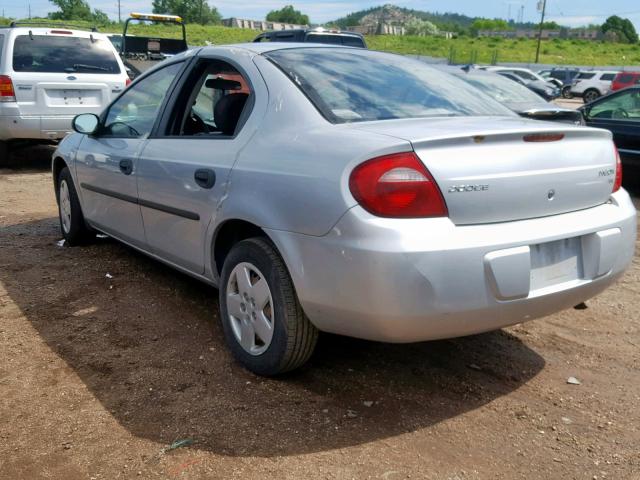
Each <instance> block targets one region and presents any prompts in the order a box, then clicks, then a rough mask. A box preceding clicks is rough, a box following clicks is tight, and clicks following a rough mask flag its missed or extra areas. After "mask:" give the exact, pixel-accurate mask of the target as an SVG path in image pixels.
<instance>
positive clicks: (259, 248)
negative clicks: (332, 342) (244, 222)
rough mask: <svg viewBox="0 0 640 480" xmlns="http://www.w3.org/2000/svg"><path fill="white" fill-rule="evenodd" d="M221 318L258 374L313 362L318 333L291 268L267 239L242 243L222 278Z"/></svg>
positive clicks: (232, 344)
mask: <svg viewBox="0 0 640 480" xmlns="http://www.w3.org/2000/svg"><path fill="white" fill-rule="evenodd" d="M219 294H220V316H221V320H222V327H223V330H224V334H225V339H226V341H227V345H228V346H229V348H230V349H231V352H232V353H233V355H234V357H235V358H236V359H237V360H238V361H239V362H240V363H241V364H243V365H244V366H245V367H246V368H248V369H249V370H251V371H252V372H254V373H256V374H258V375H266V376H270V375H277V374H280V373H284V372H287V371H290V370H294V369H296V368H298V367H300V366H302V365H303V364H304V363H306V362H307V360H308V359H309V357H310V356H311V354H312V353H313V350H314V348H315V345H316V342H317V340H318V330H316V328H315V327H314V326H313V325H312V324H311V322H310V321H309V319H308V318H307V317H306V315H305V314H304V312H303V311H302V307H301V306H300V303H299V302H298V297H297V295H296V292H295V289H294V288H293V283H292V281H291V277H290V276H289V272H288V271H287V268H286V266H285V264H284V262H283V260H282V258H281V257H280V255H279V254H278V252H277V251H276V249H275V248H274V246H273V245H272V244H271V243H270V242H269V241H268V240H267V239H264V238H250V239H248V240H243V241H241V242H239V243H237V244H236V245H235V246H234V247H233V248H232V249H231V251H230V252H229V255H227V258H226V259H225V261H224V266H223V268H222V275H221V278H220V288H219Z"/></svg>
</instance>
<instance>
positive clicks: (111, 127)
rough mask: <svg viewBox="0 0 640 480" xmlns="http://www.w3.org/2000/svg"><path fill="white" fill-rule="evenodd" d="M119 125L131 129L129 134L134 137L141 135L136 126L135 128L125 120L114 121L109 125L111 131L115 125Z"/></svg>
mask: <svg viewBox="0 0 640 480" xmlns="http://www.w3.org/2000/svg"><path fill="white" fill-rule="evenodd" d="M117 125H118V126H119V125H122V126H124V127H125V128H126V129H127V130H129V134H130V135H131V136H133V137H139V136H140V132H138V131H137V130H136V129H135V128H133V127H132V126H131V125H129V124H127V123H124V122H118V121H116V122H113V123H111V124H109V125H108V128H109V131H111V132H113V127H115V126H117Z"/></svg>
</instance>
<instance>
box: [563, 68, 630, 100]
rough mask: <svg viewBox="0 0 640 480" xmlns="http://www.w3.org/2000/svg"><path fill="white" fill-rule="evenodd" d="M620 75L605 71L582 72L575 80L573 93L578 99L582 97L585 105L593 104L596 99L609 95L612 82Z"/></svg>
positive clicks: (572, 87) (572, 88)
mask: <svg viewBox="0 0 640 480" xmlns="http://www.w3.org/2000/svg"><path fill="white" fill-rule="evenodd" d="M618 73H619V72H615V71H604V70H592V71H589V72H580V73H579V74H578V75H577V76H576V78H574V79H573V85H572V86H571V93H572V94H573V95H574V96H576V97H582V98H583V99H584V103H590V102H593V101H594V100H595V99H596V98H598V97H601V96H602V95H605V94H607V93H609V90H611V82H612V81H613V79H614V78H615V76H616V75H617V74H618Z"/></svg>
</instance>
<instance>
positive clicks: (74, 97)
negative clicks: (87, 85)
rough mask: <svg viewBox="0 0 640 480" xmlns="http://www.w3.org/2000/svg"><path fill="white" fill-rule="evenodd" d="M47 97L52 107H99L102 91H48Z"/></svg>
mask: <svg viewBox="0 0 640 480" xmlns="http://www.w3.org/2000/svg"><path fill="white" fill-rule="evenodd" d="M46 96H47V103H48V104H49V105H50V106H66V105H84V106H99V105H100V96H101V95H100V90H76V89H47V90H46Z"/></svg>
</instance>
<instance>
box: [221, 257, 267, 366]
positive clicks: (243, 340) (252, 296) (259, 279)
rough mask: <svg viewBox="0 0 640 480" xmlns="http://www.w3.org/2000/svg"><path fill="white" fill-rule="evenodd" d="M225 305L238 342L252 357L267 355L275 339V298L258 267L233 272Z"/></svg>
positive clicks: (238, 267) (241, 266) (244, 264)
mask: <svg viewBox="0 0 640 480" xmlns="http://www.w3.org/2000/svg"><path fill="white" fill-rule="evenodd" d="M226 302H227V312H228V316H229V323H230V325H231V330H232V331H233V334H234V336H235V339H236V341H237V342H238V343H239V344H240V346H241V347H242V348H243V349H244V350H245V351H246V352H247V353H250V354H251V355H260V354H262V353H264V352H265V351H266V350H267V348H269V345H271V340H272V339H273V298H272V296H271V289H270V288H269V285H268V284H267V281H266V278H265V276H264V275H263V274H262V272H261V271H260V270H259V269H258V268H257V267H256V266H255V265H253V264H251V263H249V262H242V263H239V264H238V265H236V266H235V267H234V268H233V270H232V271H231V275H229V280H228V282H227V297H226Z"/></svg>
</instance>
